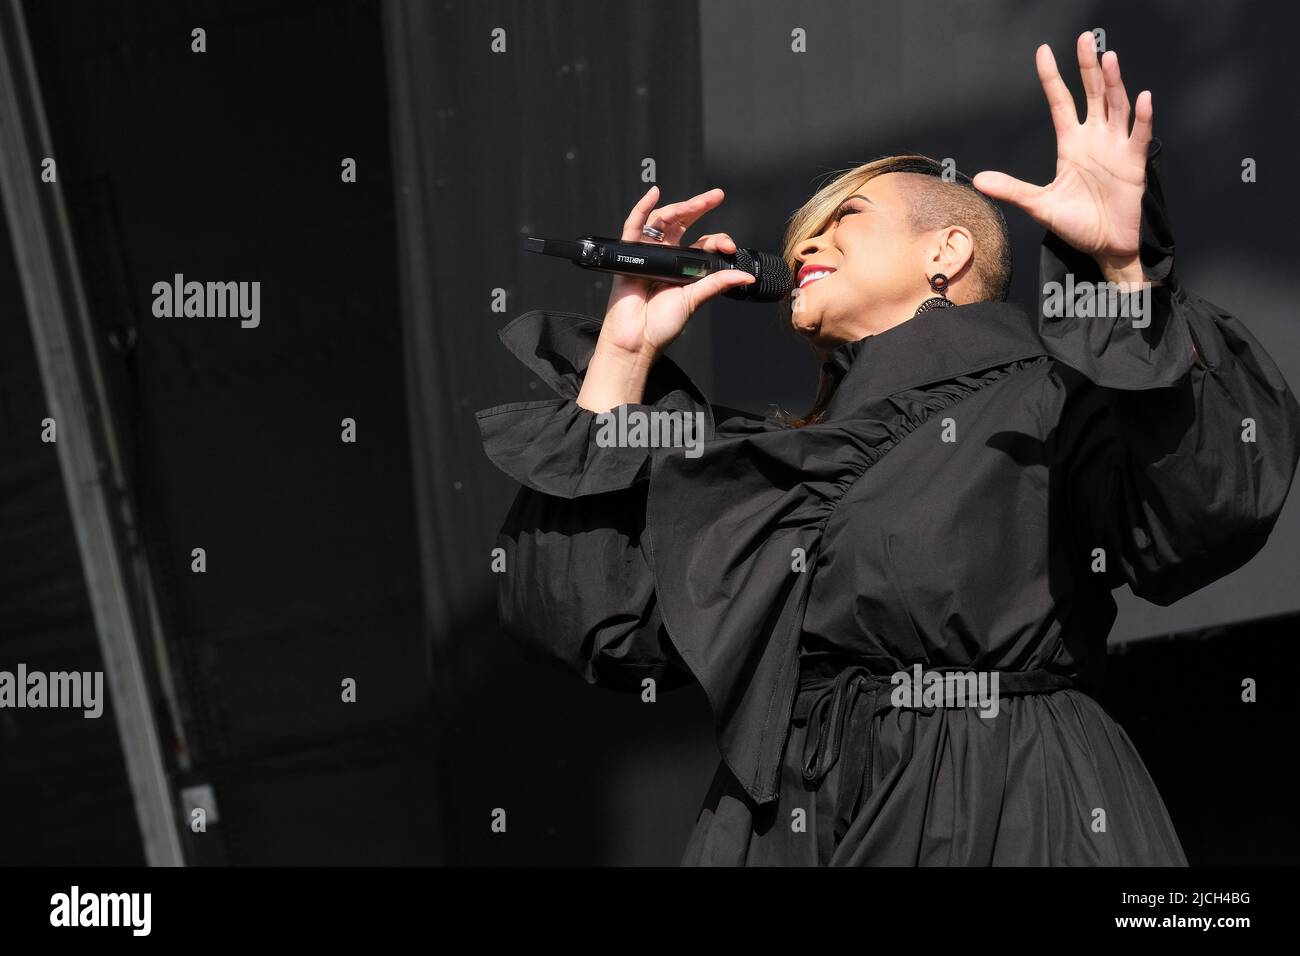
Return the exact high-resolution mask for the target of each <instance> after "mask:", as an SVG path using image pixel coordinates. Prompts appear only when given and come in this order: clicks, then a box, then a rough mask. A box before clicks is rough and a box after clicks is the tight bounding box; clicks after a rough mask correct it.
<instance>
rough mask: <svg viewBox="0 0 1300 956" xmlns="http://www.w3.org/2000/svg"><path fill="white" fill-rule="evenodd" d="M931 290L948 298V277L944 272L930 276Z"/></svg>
mask: <svg viewBox="0 0 1300 956" xmlns="http://www.w3.org/2000/svg"><path fill="white" fill-rule="evenodd" d="M930 288H931V289H933V290H934V291H935V292H937V293H939V295H941V296H943V297H944V298H945V299H946V298H947V297H948V277H947V276H946V275H944V274H943V273H942V272H936V273H935V274H934V275H932V276H930Z"/></svg>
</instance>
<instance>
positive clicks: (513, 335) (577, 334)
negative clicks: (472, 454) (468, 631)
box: [477, 310, 713, 691]
mask: <svg viewBox="0 0 1300 956" xmlns="http://www.w3.org/2000/svg"><path fill="white" fill-rule="evenodd" d="M599 332H600V323H599V322H598V321H596V320H595V319H592V318H590V317H588V316H584V315H578V314H576V313H571V312H555V311H547V310H534V311H532V312H528V313H525V314H524V315H521V316H519V317H518V318H517V319H515V320H514V321H512V322H511V323H510V324H508V325H507V326H506V327H505V328H503V329H502V330H501V332H500V337H501V340H502V342H503V343H504V344H505V345H506V347H507V348H509V349H510V350H511V352H513V353H514V354H515V356H516V357H517V358H518V359H519V360H520V361H521V362H523V363H524V364H525V365H526V366H527V367H528V368H530V369H531V370H532V371H533V372H534V373H535V374H537V375H538V376H539V377H540V378H541V379H542V380H543V382H545V383H546V384H547V385H549V386H550V387H551V388H552V389H553V390H554V391H555V392H556V394H557V396H558V397H556V398H551V399H543V400H541V401H531V402H515V403H510V404H505V405H498V406H495V407H493V408H486V409H483V410H481V411H479V412H477V419H478V425H479V431H480V435H481V437H482V440H483V448H484V451H485V452H486V453H487V456H488V458H489V459H491V461H492V462H493V463H494V464H495V465H496V466H497V467H498V468H500V469H501V470H502V471H503V472H505V473H506V474H507V475H509V476H510V477H512V478H514V479H515V480H516V481H518V482H519V483H520V485H521V486H522V487H521V488H520V490H519V492H518V494H517V495H516V497H515V500H514V503H513V505H512V506H511V508H510V510H509V512H508V514H507V516H506V519H505V522H504V524H503V525H502V527H501V530H500V532H499V534H498V536H497V546H498V547H500V548H502V549H503V551H504V559H505V560H504V568H505V569H504V571H502V572H500V573H498V575H497V608H498V613H499V616H500V621H501V626H502V629H503V630H504V631H505V633H506V634H507V635H509V637H510V638H511V639H512V640H513V641H514V642H515V643H516V644H518V645H519V646H520V647H521V649H522V650H523V652H524V654H525V656H527V657H529V658H530V659H534V660H541V661H545V662H547V663H549V664H551V665H553V666H558V667H560V668H562V669H563V670H565V671H567V672H569V673H571V674H576V675H577V676H579V677H581V678H582V679H583V680H585V681H587V682H588V683H591V684H599V685H602V686H607V687H612V688H615V689H620V690H634V691H635V690H640V689H641V687H642V681H643V680H644V679H645V678H647V677H651V678H654V679H655V681H656V684H657V685H658V686H659V687H661V688H664V689H668V688H672V687H676V686H680V685H682V684H686V683H688V682H690V680H691V679H692V678H691V675H690V672H689V670H688V669H687V667H686V665H685V664H684V663H683V662H682V660H681V658H680V656H679V655H678V654H677V651H676V648H675V647H674V646H673V643H672V640H671V638H670V637H669V635H668V633H667V631H666V629H665V627H664V623H663V619H662V616H661V614H660V608H659V602H658V600H657V596H656V593H655V583H654V576H653V573H652V571H651V568H650V566H649V563H648V561H647V557H646V552H645V550H644V548H643V546H642V536H643V534H644V531H645V512H646V493H647V485H648V482H647V478H648V476H649V472H650V469H651V467H652V459H653V455H654V454H655V453H656V452H659V451H662V450H660V449H654V448H646V447H625V446H609V447H602V443H600V442H598V441H597V431H598V430H599V429H600V427H601V421H600V420H599V417H598V416H597V414H596V413H595V412H592V411H590V410H588V409H585V408H582V407H581V406H579V405H578V404H577V402H576V401H575V399H576V398H577V395H578V393H579V391H580V390H581V387H582V378H583V376H584V375H585V373H586V370H587V365H588V363H589V362H590V360H591V356H592V354H593V353H594V351H595V345H596V340H597V338H598V336H599ZM626 408H627V409H628V410H642V411H646V412H651V411H680V412H684V413H690V414H698V415H699V416H700V417H699V418H698V419H696V421H698V422H699V424H700V427H701V428H702V435H701V436H700V437H701V438H702V439H703V438H707V437H710V436H711V435H712V430H713V418H712V409H711V408H710V407H709V404H708V402H707V401H706V400H705V398H704V396H703V394H702V393H701V392H700V390H699V389H698V388H697V387H696V386H695V384H694V383H693V382H691V380H690V379H689V378H688V377H687V376H686V374H685V373H684V372H683V371H682V370H681V369H680V368H679V367H678V366H677V365H676V364H674V363H673V362H672V361H671V360H670V359H667V358H660V359H659V361H658V362H656V363H655V366H654V368H653V369H652V371H651V374H650V380H649V382H648V383H647V388H646V395H645V398H644V401H643V402H642V403H636V404H629V405H627V406H626ZM614 411H615V412H617V411H618V409H615V410H614ZM676 451H677V452H678V453H679V454H680V453H682V449H680V448H678V449H676Z"/></svg>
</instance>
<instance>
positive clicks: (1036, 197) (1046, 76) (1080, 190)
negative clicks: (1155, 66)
mask: <svg viewBox="0 0 1300 956" xmlns="http://www.w3.org/2000/svg"><path fill="white" fill-rule="evenodd" d="M1075 52H1076V53H1077V54H1078V60H1079V73H1080V76H1081V77H1082V80H1083V90H1084V94H1085V96H1086V97H1087V101H1088V112H1087V116H1086V117H1085V118H1084V120H1083V122H1082V123H1080V122H1079V117H1078V114H1077V113H1076V112H1075V108H1074V100H1073V98H1072V97H1071V96H1070V91H1069V89H1068V88H1067V87H1066V85H1065V81H1064V80H1062V79H1061V74H1060V72H1059V71H1058V70H1057V68H1056V58H1055V57H1053V56H1052V50H1051V47H1049V46H1048V45H1047V44H1046V43H1044V44H1043V45H1042V46H1040V47H1039V48H1038V52H1037V57H1036V62H1037V66H1038V78H1039V80H1040V81H1041V82H1042V84H1043V93H1044V94H1045V95H1046V97H1047V105H1048V107H1049V108H1050V109H1051V114H1052V123H1053V125H1054V126H1055V128H1056V178H1055V179H1053V180H1052V181H1051V182H1050V183H1048V184H1047V185H1046V186H1035V185H1033V184H1032V183H1027V182H1025V181H1024V180H1020V179H1016V178H1015V177H1013V176H1008V175H1007V174H1006V173H1001V172H993V171H986V172H982V173H979V174H978V175H976V176H975V178H974V180H973V182H974V185H975V188H976V189H978V190H980V192H982V193H984V194H985V195H987V196H990V197H992V198H994V199H1000V200H1003V201H1005V202H1009V203H1011V204H1012V205H1013V206H1018V207H1019V208H1021V209H1023V210H1024V211H1025V212H1026V213H1028V214H1029V215H1030V216H1031V217H1032V218H1033V219H1034V220H1035V221H1036V222H1038V223H1039V224H1040V225H1041V226H1043V228H1045V229H1048V230H1050V231H1051V232H1053V233H1055V234H1056V235H1057V236H1059V237H1060V238H1061V239H1062V240H1064V241H1065V242H1066V243H1068V244H1069V245H1071V246H1073V247H1074V248H1075V249H1077V250H1079V251H1080V252H1082V253H1085V254H1087V255H1089V256H1091V257H1092V258H1093V259H1095V260H1096V261H1097V264H1098V265H1099V266H1100V267H1101V270H1102V273H1103V275H1104V276H1105V277H1106V278H1107V279H1111V280H1113V281H1139V282H1140V281H1142V279H1143V275H1142V268H1141V264H1140V262H1139V260H1138V237H1139V229H1140V225H1141V221H1142V194H1143V192H1144V191H1145V190H1146V160H1147V148H1148V145H1149V143H1150V142H1151V120H1152V109H1151V92H1150V91H1149V90H1143V91H1142V92H1141V93H1139V94H1138V96H1137V100H1136V101H1135V102H1134V105H1133V130H1132V133H1131V134H1130V132H1129V128H1128V123H1129V100H1128V94H1127V92H1125V90H1124V83H1123V81H1122V79H1121V78H1120V72H1119V56H1118V55H1117V54H1116V53H1115V52H1114V51H1113V50H1108V51H1106V53H1105V55H1103V56H1102V58H1101V62H1100V63H1098V61H1097V52H1096V47H1095V44H1094V41H1093V35H1092V34H1091V33H1082V34H1080V35H1079V38H1078V40H1077V42H1076V43H1075Z"/></svg>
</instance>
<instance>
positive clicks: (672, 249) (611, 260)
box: [524, 236, 794, 302]
mask: <svg viewBox="0 0 1300 956" xmlns="http://www.w3.org/2000/svg"><path fill="white" fill-rule="evenodd" d="M524 249H525V250H527V251H528V252H539V253H541V254H542V255H544V256H557V257H558V258H561V259H568V260H569V261H570V262H572V263H573V264H574V265H575V266H579V267H581V268H583V269H592V270H594V271H596V272H613V273H616V274H618V275H625V276H637V277H638V278H642V279H653V280H655V281H656V282H667V283H669V284H670V285H687V284H688V283H691V282H695V281H697V280H699V279H703V278H704V277H705V276H707V275H709V274H710V273H713V272H720V271H722V270H723V269H743V270H744V271H745V272H748V273H749V274H750V275H752V276H753V277H754V280H755V281H753V282H751V283H750V284H749V285H742V286H736V287H735V288H732V289H728V290H727V291H726V292H724V293H722V294H723V295H725V296H726V297H727V298H729V299H738V300H740V301H741V302H778V301H780V300H781V299H784V298H785V297H786V296H787V295H789V294H790V287H791V286H792V285H793V284H794V280H793V279H792V277H791V275H790V267H789V266H787V265H786V264H785V260H784V259H782V258H781V257H780V256H778V255H773V254H772V253H770V252H759V251H757V250H755V249H741V248H740V247H737V248H736V251H735V253H734V254H731V255H726V254H724V253H721V252H705V251H704V250H703V249H692V248H690V247H689V246H666V245H664V244H663V243H662V242H623V241H622V240H620V239H609V238H606V237H604V236H579V237H578V238H577V239H536V238H533V237H532V236H529V237H528V238H526V239H525V240H524Z"/></svg>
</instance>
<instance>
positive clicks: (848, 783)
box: [794, 655, 1074, 863]
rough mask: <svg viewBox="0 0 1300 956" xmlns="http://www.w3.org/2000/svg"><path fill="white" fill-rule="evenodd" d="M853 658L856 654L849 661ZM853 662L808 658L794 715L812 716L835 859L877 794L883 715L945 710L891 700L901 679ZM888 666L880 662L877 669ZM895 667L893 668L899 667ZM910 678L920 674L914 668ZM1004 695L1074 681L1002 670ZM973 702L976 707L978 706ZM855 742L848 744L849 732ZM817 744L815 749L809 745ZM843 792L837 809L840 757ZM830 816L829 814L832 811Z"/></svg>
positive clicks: (810, 774) (821, 849) (823, 828)
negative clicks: (833, 778) (831, 792)
mask: <svg viewBox="0 0 1300 956" xmlns="http://www.w3.org/2000/svg"><path fill="white" fill-rule="evenodd" d="M848 660H850V661H851V660H853V658H848ZM857 660H858V661H859V663H848V664H847V665H846V663H845V661H846V659H845V658H844V657H842V656H824V657H823V656H818V655H809V657H808V658H806V659H805V661H804V662H803V664H802V667H801V670H800V675H799V693H798V697H797V698H796V700H795V710H794V717H795V718H796V719H798V718H800V717H806V718H807V721H808V727H807V731H806V736H805V738H804V755H803V756H804V760H803V778H804V780H805V781H806V782H807V783H809V784H811V785H813V786H815V787H818V794H817V804H818V815H817V845H818V853H819V861H820V862H822V863H825V862H826V861H827V860H829V859H830V855H831V852H832V851H833V850H834V848H835V846H836V845H838V844H839V842H840V841H841V840H842V839H843V838H844V834H845V833H846V832H847V831H848V828H849V822H850V821H851V820H852V819H853V815H854V814H855V813H856V812H857V811H858V808H859V807H860V806H861V805H862V803H863V802H865V801H866V799H867V797H869V796H870V795H871V788H872V765H871V761H872V757H873V755H874V753H875V749H876V718H877V717H879V716H880V715H882V714H883V713H885V711H888V710H913V711H917V712H919V713H924V714H933V713H934V712H935V711H936V710H938V709H939V708H938V707H933V706H912V705H910V704H904V705H901V706H900V705H895V704H894V703H893V701H891V700H890V696H891V693H892V691H893V690H894V684H893V683H892V682H891V681H890V676H889V675H882V674H880V673H873V672H872V671H871V670H870V669H869V668H868V665H866V664H863V663H861V662H860V661H861V658H858V659H857ZM882 666H888V664H886V663H884V662H881V663H877V664H876V667H877V668H880V667H882ZM896 670H897V669H895V671H891V673H894V672H896ZM972 671H974V672H975V673H993V672H992V671H980V670H977V669H975V668H969V667H968V668H957V667H944V668H932V669H930V670H927V671H924V672H923V673H932V674H940V675H942V674H946V673H971V672H972ZM907 673H908V675H909V677H910V676H912V675H913V674H914V671H912V670H910V669H908V670H907ZM996 673H997V675H998V695H997V696H998V697H999V698H1001V697H1003V696H1005V695H1012V694H1043V693H1050V692H1052V691H1056V690H1064V689H1065V688H1068V687H1072V686H1074V684H1073V681H1071V680H1070V678H1068V677H1065V676H1063V675H1061V674H1053V673H1052V672H1051V671H1048V670H1044V669H1042V668H1035V669H1033V670H1025V671H997V672H996ZM968 706H977V704H976V703H972V704H969V705H968ZM846 733H847V734H848V746H847V747H845V734H846ZM810 744H811V747H810ZM841 757H843V758H844V767H843V768H842V769H841V771H840V779H839V787H838V791H839V792H838V794H837V795H836V798H835V802H834V806H833V807H832V806H831V805H830V799H829V796H828V795H826V793H825V791H826V789H827V788H825V787H822V786H821V784H822V782H823V781H824V780H825V779H826V775H827V774H828V773H829V772H830V770H831V768H832V767H834V766H835V763H836V762H837V761H838V760H839V759H840V758H841ZM828 814H830V816H829V817H828V816H827V815H828Z"/></svg>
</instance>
